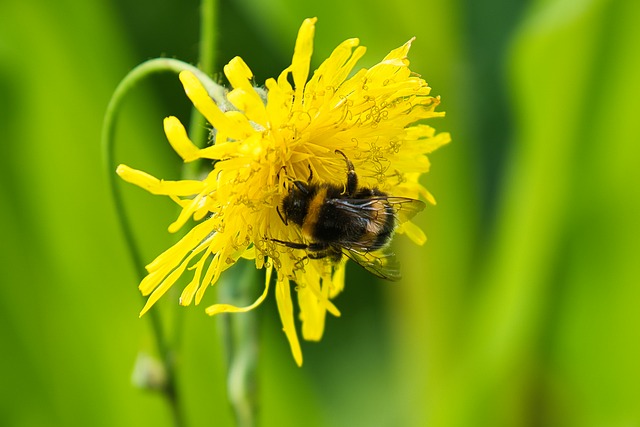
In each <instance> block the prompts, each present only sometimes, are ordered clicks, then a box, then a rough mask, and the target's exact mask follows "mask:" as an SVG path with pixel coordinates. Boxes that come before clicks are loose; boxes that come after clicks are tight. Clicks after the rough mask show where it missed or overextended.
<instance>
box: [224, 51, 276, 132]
mask: <svg viewBox="0 0 640 427" xmlns="http://www.w3.org/2000/svg"><path fill="white" fill-rule="evenodd" d="M224 74H225V75H226V76H227V79H228V80H229V83H231V85H232V86H233V87H234V89H233V90H232V91H231V92H229V94H228V95H227V99H229V101H230V102H231V103H232V104H233V105H234V106H235V107H236V108H237V109H239V110H241V111H243V112H244V113H245V114H246V116H247V117H248V118H249V119H250V120H251V121H253V122H255V123H259V124H261V125H263V126H266V124H267V115H266V109H265V105H264V102H263V101H262V98H261V97H260V95H258V92H256V90H255V89H254V88H253V85H252V84H251V79H252V78H253V73H252V72H251V69H249V67H248V66H247V64H246V63H245V62H244V61H243V60H242V58H240V57H239V56H236V57H235V58H233V59H232V60H231V61H229V63H228V64H227V65H225V66H224Z"/></svg>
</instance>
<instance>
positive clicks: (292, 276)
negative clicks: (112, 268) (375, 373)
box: [117, 18, 450, 365]
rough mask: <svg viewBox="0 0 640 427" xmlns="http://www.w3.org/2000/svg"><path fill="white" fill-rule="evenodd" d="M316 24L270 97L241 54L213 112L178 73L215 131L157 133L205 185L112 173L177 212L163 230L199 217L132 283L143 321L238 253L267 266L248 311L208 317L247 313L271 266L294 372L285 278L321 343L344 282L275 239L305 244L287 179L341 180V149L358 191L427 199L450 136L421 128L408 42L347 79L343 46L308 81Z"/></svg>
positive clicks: (422, 92)
mask: <svg viewBox="0 0 640 427" xmlns="http://www.w3.org/2000/svg"><path fill="white" fill-rule="evenodd" d="M315 22H316V19H315V18H314V19H306V20H305V21H304V22H303V24H302V26H301V28H300V31H299V33H298V38H297V40H296V45H295V50H294V54H293V59H292V62H291V65H290V66H289V67H287V68H286V69H285V70H284V71H283V72H282V73H281V74H280V76H279V77H278V79H277V80H275V79H269V80H267V81H266V83H265V86H266V100H265V99H263V96H264V95H261V92H260V91H257V90H256V89H255V88H254V87H253V86H252V84H251V79H252V77H253V75H252V73H251V70H250V69H249V67H248V66H247V65H246V64H245V63H244V61H243V60H242V59H241V58H239V57H236V58H234V59H232V60H231V61H230V62H229V63H228V64H227V65H226V66H225V67H224V73H225V75H226V77H227V79H228V80H229V83H230V84H231V86H232V88H233V89H232V90H230V91H229V92H228V93H227V95H226V97H227V100H228V102H229V103H230V105H232V106H233V107H234V108H228V109H224V108H222V107H221V106H218V105H217V104H216V103H215V102H214V100H213V99H212V98H211V97H210V96H209V95H208V94H207V91H206V89H205V88H204V86H203V85H202V83H201V82H200V81H199V80H198V79H197V78H196V77H195V75H194V74H192V73H190V72H187V71H183V72H182V73H181V74H180V80H181V82H182V84H183V86H184V88H185V92H186V94H187V96H188V97H189V98H190V99H191V101H192V102H193V104H194V105H195V106H196V108H197V109H198V110H199V111H200V112H201V113H202V114H203V115H204V116H205V117H206V119H207V120H208V121H209V123H210V124H211V125H212V126H213V128H214V132H213V133H212V139H213V141H212V142H213V144H212V145H210V146H207V147H206V148H202V149H199V148H197V147H196V146H195V145H194V144H193V143H192V142H191V141H190V140H189V138H188V136H187V133H186V131H185V128H184V127H183V125H182V124H181V123H180V121H179V120H178V119H177V118H175V117H168V118H166V119H165V121H164V129H165V133H166V135H167V138H168V140H169V142H170V144H171V145H172V147H173V148H174V149H175V151H176V152H177V153H178V154H179V155H180V156H181V157H182V158H183V159H184V161H185V162H191V161H194V160H198V159H210V160H212V161H214V163H213V167H212V171H211V172H210V173H209V174H208V176H206V177H205V178H204V179H202V180H182V181H163V180H159V179H157V178H155V177H153V176H150V175H148V174H146V173H144V172H141V171H138V170H134V169H131V168H129V167H127V166H125V165H120V166H119V167H118V169H117V173H118V174H119V175H120V176H121V177H122V178H123V179H124V180H126V181H128V182H131V183H133V184H136V185H138V186H140V187H142V188H144V189H146V190H148V191H149V192H151V193H153V194H161V195H166V196H170V197H171V198H172V199H173V200H174V201H175V202H176V203H177V204H178V205H180V207H181V208H182V211H181V213H180V214H179V216H178V218H177V219H176V221H175V222H174V223H172V224H171V225H170V226H169V231H170V232H175V231H177V230H179V229H180V228H181V227H182V226H183V225H184V224H185V223H186V222H187V221H188V220H189V219H190V218H193V219H194V220H195V221H196V225H195V226H194V227H193V228H192V229H191V230H189V231H188V232H187V233H186V235H185V236H184V237H183V238H182V239H181V240H180V241H179V242H178V243H177V244H175V245H174V246H173V247H171V248H169V249H168V250H167V251H166V252H164V253H163V254H161V255H160V256H158V257H157V258H156V259H155V260H154V261H153V262H152V263H151V264H149V265H148V266H147V267H146V268H147V271H148V275H147V276H146V277H145V278H144V279H143V281H142V282H141V283H140V286H139V288H140V291H141V292H142V293H143V295H149V298H148V300H147V303H146V305H145V306H144V308H143V309H142V312H141V314H140V315H142V314H144V313H145V312H146V311H147V310H148V309H149V308H151V306H152V305H153V304H154V303H155V302H156V301H157V300H158V299H159V298H160V297H161V296H162V295H163V294H164V293H165V292H166V291H167V290H168V289H169V288H170V287H171V286H172V285H173V284H174V283H175V282H176V280H177V279H178V278H179V277H180V276H181V275H182V274H184V273H185V270H187V269H189V270H191V271H193V278H192V280H191V282H190V283H189V284H188V285H187V286H186V287H185V288H184V290H183V291H182V295H181V297H180V304H182V305H188V304H191V303H192V302H193V301H194V300H195V303H196V304H198V303H199V302H200V300H201V299H202V296H203V294H204V292H205V290H206V289H207V287H209V286H211V285H213V284H215V283H216V281H217V280H218V278H219V277H220V274H221V273H222V272H223V271H224V270H225V269H227V268H229V267H230V266H231V265H233V264H234V263H235V262H236V261H237V260H238V259H239V258H241V257H243V258H248V259H254V260H255V264H256V267H257V268H266V271H267V274H266V282H265V288H264V292H263V294H262V295H261V296H260V298H259V299H258V300H257V301H256V302H255V303H254V304H252V305H251V306H249V307H234V306H231V305H227V304H216V305H213V306H211V307H208V308H207V309H206V312H207V313H208V314H210V315H214V314H216V313H220V312H239V311H247V310H250V309H253V308H254V307H255V306H257V305H258V304H260V303H261V302H262V301H263V300H264V298H265V297H266V295H267V293H268V289H269V284H270V282H271V276H272V271H273V269H275V270H276V272H277V278H276V285H275V294H276V301H277V305H278V309H279V312H280V317H281V320H282V324H283V328H284V332H285V334H286V336H287V338H288V340H289V343H290V345H291V350H292V353H293V356H294V358H295V360H296V362H297V363H298V365H301V364H302V353H301V350H300V344H299V341H298V336H297V332H296V327H295V325H294V316H293V312H294V307H293V302H292V297H291V282H295V284H296V287H295V292H296V293H297V299H298V305H299V307H300V319H301V321H302V336H303V338H304V339H306V340H319V339H320V338H321V337H322V334H323V330H324V321H325V315H326V312H327V311H328V312H329V313H331V314H333V315H335V316H339V315H340V313H339V311H338V309H337V308H336V307H335V305H334V304H333V303H332V302H331V299H332V298H334V297H335V296H336V295H337V294H338V293H339V292H340V291H341V290H342V289H343V287H344V278H345V272H344V267H345V262H346V261H344V260H340V261H335V260H333V261H332V260H330V259H329V258H323V259H309V258H308V257H306V256H305V255H306V252H305V250H303V249H296V248H292V247H288V246H287V245H284V244H282V243H279V242H277V241H281V242H298V243H301V242H304V238H303V235H302V233H301V230H300V228H299V227H297V226H296V225H295V224H291V223H289V224H288V225H287V224H285V221H284V220H283V218H282V217H281V212H280V209H281V206H282V200H283V198H284V197H285V196H286V195H287V193H288V191H289V189H290V188H291V187H292V186H293V185H294V184H293V181H294V180H300V181H303V182H306V180H307V179H308V178H309V174H310V171H311V172H312V173H313V180H314V181H317V182H327V183H333V184H335V185H343V184H344V182H345V180H346V172H347V168H346V166H345V159H344V158H343V157H341V156H340V155H338V154H337V153H336V150H340V152H342V153H344V156H345V157H346V158H347V159H349V160H350V161H352V162H353V164H354V168H355V171H356V172H357V174H358V179H359V185H361V186H368V187H371V188H373V187H377V188H378V189H380V190H381V191H383V192H385V193H387V194H390V195H393V196H400V197H408V198H413V199H418V198H422V199H425V200H426V201H429V202H431V203H434V201H433V198H432V196H431V195H430V193H429V192H428V191H427V190H426V189H425V188H424V187H423V186H422V185H421V184H420V183H419V182H418V178H419V177H420V175H421V174H423V173H425V172H427V171H428V170H429V160H428V158H427V156H426V154H428V153H430V152H431V151H433V150H435V149H436V148H438V147H439V146H441V145H443V144H446V143H447V142H449V140H450V138H449V135H448V134H447V133H440V134H436V133H435V130H434V129H433V128H432V127H430V126H428V125H426V124H422V123H420V124H417V122H418V121H421V120H423V119H429V118H432V117H441V116H443V115H444V113H442V112H435V111H434V110H435V108H436V106H437V105H438V104H439V98H438V97H432V96H429V92H430V88H429V86H428V85H427V83H426V82H425V81H424V80H423V79H421V78H420V77H419V76H417V75H415V74H413V73H412V72H411V71H410V70H409V61H408V59H407V53H408V52H409V48H410V46H411V42H412V41H413V40H410V41H409V42H407V43H406V44H404V45H403V46H401V47H399V48H397V49H395V50H393V51H391V52H390V53H389V54H388V55H387V56H386V57H385V58H384V59H383V60H382V61H381V62H380V63H378V64H376V65H375V66H373V67H371V68H370V69H361V70H359V71H357V72H355V73H354V74H353V75H352V76H351V77H349V75H350V74H352V70H353V68H354V66H355V64H356V62H357V61H358V60H359V59H360V58H361V57H362V56H363V55H364V53H365V48H364V47H362V46H358V44H359V41H358V39H349V40H346V41H344V42H343V43H342V44H340V45H339V46H338V47H337V48H336V49H335V50H334V51H333V53H332V54H331V56H330V57H329V58H328V59H326V60H325V61H324V62H323V63H322V64H321V65H320V67H319V68H318V69H317V70H316V71H315V72H314V73H313V75H312V76H311V78H310V79H309V80H307V79H308V77H309V67H310V60H311V53H312V50H313V36H314V31H315ZM291 81H292V82H293V85H292V84H291ZM262 93H264V92H262ZM398 232H403V233H406V234H407V235H408V236H409V237H410V238H411V239H412V240H414V241H415V242H417V243H419V244H422V243H423V242H424V241H425V236H424V234H423V233H422V231H421V230H420V229H419V228H418V227H417V226H415V225H413V224H412V223H411V222H407V223H404V224H403V225H401V226H400V227H399V229H398ZM276 240H277V241H276Z"/></svg>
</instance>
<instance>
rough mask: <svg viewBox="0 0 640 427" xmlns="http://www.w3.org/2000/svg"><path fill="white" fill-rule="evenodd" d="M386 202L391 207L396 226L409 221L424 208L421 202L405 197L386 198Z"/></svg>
mask: <svg viewBox="0 0 640 427" xmlns="http://www.w3.org/2000/svg"><path fill="white" fill-rule="evenodd" d="M386 200H387V202H388V203H389V205H390V206H391V207H393V210H394V212H395V215H396V219H397V220H398V224H402V223H403V222H407V221H409V220H410V219H411V218H413V217H414V216H415V215H416V214H417V213H418V212H420V211H422V210H423V209H424V208H425V206H426V204H425V203H424V202H423V201H421V200H416V199H409V198H407V197H387V198H386Z"/></svg>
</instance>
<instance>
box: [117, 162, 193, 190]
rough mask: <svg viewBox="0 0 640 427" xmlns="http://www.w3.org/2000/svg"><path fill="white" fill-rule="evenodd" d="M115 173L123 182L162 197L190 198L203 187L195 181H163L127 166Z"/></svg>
mask: <svg viewBox="0 0 640 427" xmlns="http://www.w3.org/2000/svg"><path fill="white" fill-rule="evenodd" d="M116 173H117V174H118V175H119V176H120V178H122V179H124V180H125V181H127V182H130V183H131V184H135V185H137V186H138V187H141V188H144V189H145V190H147V191H148V192H149V193H151V194H158V195H163V196H168V195H175V196H191V195H194V194H198V193H199V192H200V191H202V189H203V188H204V186H205V183H204V182H203V181H196V180H182V181H165V180H162V179H158V178H156V177H154V176H153V175H149V174H148V173H146V172H142V171H139V170H136V169H132V168H130V167H129V166H127V165H119V166H118V168H117V169H116Z"/></svg>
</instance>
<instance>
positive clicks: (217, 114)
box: [179, 71, 254, 139]
mask: <svg viewBox="0 0 640 427" xmlns="http://www.w3.org/2000/svg"><path fill="white" fill-rule="evenodd" d="M179 77H180V81H181V82H182V85H183V86H184V91H185V93H186V94H187V96H188V97H189V99H190V100H191V102H192V103H193V105H194V106H195V107H196V108H197V109H198V111H200V112H201V113H202V115H203V116H204V117H205V118H206V119H207V121H208V122H209V123H211V124H212V125H213V127H215V128H216V129H219V130H221V131H223V132H225V133H226V134H228V135H229V136H230V137H231V138H234V139H243V138H244V137H246V136H248V135H250V134H251V133H253V132H254V130H253V128H252V127H251V125H250V124H249V122H246V121H245V123H244V124H243V125H242V126H238V123H233V122H231V121H230V120H229V119H228V118H227V117H226V116H225V115H224V113H223V112H222V111H221V110H220V108H218V106H217V105H216V103H215V102H214V101H213V99H211V97H210V96H209V94H208V93H207V90H206V89H205V87H204V86H203V85H202V83H200V80H198V78H197V77H196V76H195V74H193V73H192V72H190V71H182V72H181V73H180V75H179Z"/></svg>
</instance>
